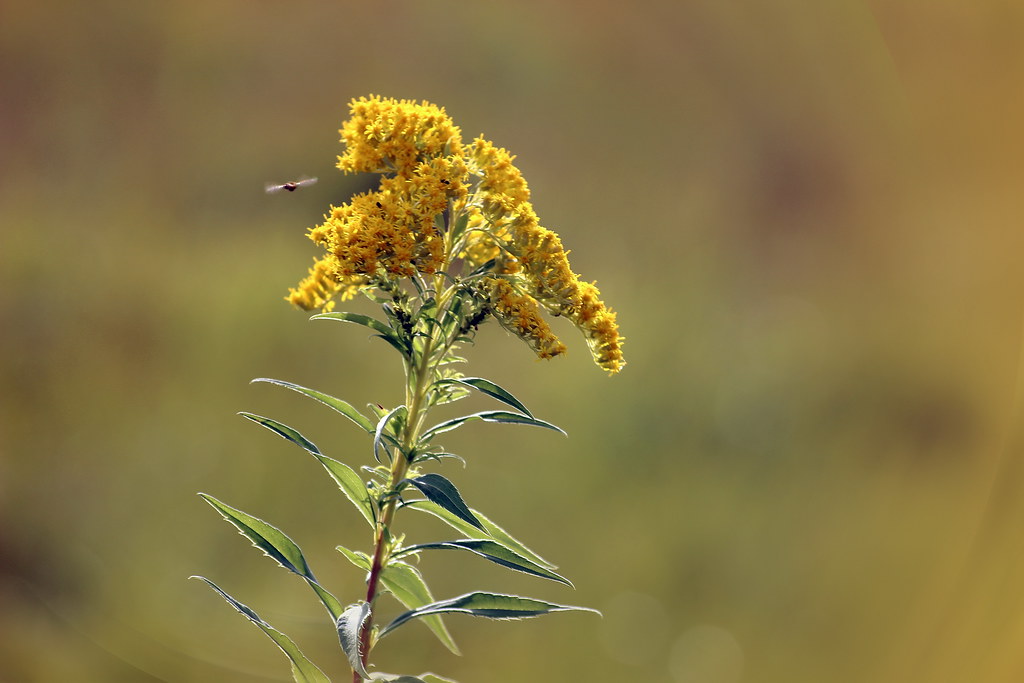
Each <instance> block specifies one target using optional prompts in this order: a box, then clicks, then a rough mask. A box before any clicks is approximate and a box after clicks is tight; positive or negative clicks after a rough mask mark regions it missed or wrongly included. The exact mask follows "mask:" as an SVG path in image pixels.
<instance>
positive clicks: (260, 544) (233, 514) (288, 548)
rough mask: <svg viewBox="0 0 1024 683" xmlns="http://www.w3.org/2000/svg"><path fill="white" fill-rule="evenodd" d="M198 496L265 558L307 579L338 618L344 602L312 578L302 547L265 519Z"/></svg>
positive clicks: (207, 496) (203, 494) (332, 613)
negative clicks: (339, 600) (260, 551)
mask: <svg viewBox="0 0 1024 683" xmlns="http://www.w3.org/2000/svg"><path fill="white" fill-rule="evenodd" d="M199 495H200V496H201V497H202V499H203V500H205V501H206V502H207V503H209V504H210V505H211V506H212V507H213V509H215V510H216V511H217V512H219V513H220V514H221V516H222V517H224V519H226V520H227V521H229V522H231V524H232V525H233V526H234V527H235V528H236V529H238V531H239V533H241V534H242V535H243V536H245V537H246V538H248V539H249V540H250V541H251V542H252V544H253V545H254V546H256V547H257V548H259V549H260V550H262V551H263V553H264V554H265V555H267V556H268V557H270V558H271V559H273V560H274V561H275V562H277V563H278V564H279V565H281V566H282V567H284V568H285V569H287V570H288V571H290V572H292V573H294V574H298V575H299V576H301V577H302V578H304V579H305V580H306V583H308V584H309V587H310V588H312V589H313V591H314V592H315V593H316V594H317V597H319V598H320V601H321V602H322V603H323V604H324V607H326V608H327V612H328V613H329V614H330V615H331V618H332V619H337V618H338V615H340V614H341V603H340V602H338V600H337V599H336V598H335V597H334V596H333V595H331V594H330V593H329V592H328V591H327V590H325V589H324V588H323V587H321V586H320V584H319V583H317V580H316V577H314V576H313V572H312V571H311V570H310V568H309V565H308V564H306V558H305V557H303V555H302V551H301V550H300V549H299V546H298V545H296V544H295V542H294V541H292V539H290V538H288V537H287V536H286V535H285V534H284V533H283V532H282V531H281V530H280V529H278V528H277V527H274V526H271V525H270V524H267V523H266V522H264V521H263V520H262V519H258V518H256V517H253V516H252V515H250V514H247V513H245V512H242V511H241V510H238V509H236V508H233V507H231V506H230V505H227V504H225V503H222V502H220V501H219V500H217V499H216V498H214V497H213V496H210V495H207V494H205V493H200V494H199Z"/></svg>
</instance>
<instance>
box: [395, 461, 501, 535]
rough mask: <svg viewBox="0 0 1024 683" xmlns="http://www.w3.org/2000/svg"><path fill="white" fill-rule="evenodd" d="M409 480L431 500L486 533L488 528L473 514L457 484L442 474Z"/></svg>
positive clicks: (426, 475) (425, 475)
mask: <svg viewBox="0 0 1024 683" xmlns="http://www.w3.org/2000/svg"><path fill="white" fill-rule="evenodd" d="M407 481H408V482H409V483H411V484H412V485H413V486H415V487H416V488H418V489H419V490H420V491H421V492H422V493H423V495H425V496H426V497H427V498H428V499H429V500H431V501H433V502H434V503H437V504H438V505H440V506H441V507H442V508H444V509H445V510H447V511H448V512H450V513H452V514H453V515H455V516H456V517H458V518H459V519H461V520H463V521H464V522H468V523H469V524H472V525H473V526H475V527H476V528H477V529H480V530H481V531H484V532H485V533H486V529H484V527H483V525H482V524H480V520H478V519H477V518H476V517H474V516H473V513H472V512H470V510H469V507H468V506H467V505H466V503H465V502H464V501H463V500H462V496H461V495H460V494H459V490H458V489H457V488H455V484H453V483H451V482H450V481H448V480H447V479H445V478H444V477H442V476H441V475H440V474H424V475H422V476H419V477H416V478H415V479H408V480H407Z"/></svg>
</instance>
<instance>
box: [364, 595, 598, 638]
mask: <svg viewBox="0 0 1024 683" xmlns="http://www.w3.org/2000/svg"><path fill="white" fill-rule="evenodd" d="M569 610H579V611H584V612H595V613H597V614H600V612H597V610H594V609H590V608H589V607H576V606H574V605H558V604H555V603H552V602H545V601H543V600H535V599H533V598H523V597H520V596H518V595H502V594H500V593H483V592H475V593H467V594H465V595H460V596H459V597H457V598H452V599H450V600H442V601H440V602H435V603H432V604H430V605H426V606H424V607H420V608H419V609H414V610H409V611H408V612H404V613H402V614H400V615H398V616H397V617H395V619H394V620H393V621H392V622H391V623H390V624H388V625H387V626H386V627H384V629H383V630H382V631H381V632H380V636H379V637H381V638H383V637H384V636H385V635H387V634H388V633H390V632H391V631H394V630H395V629H396V628H398V627H399V626H401V625H402V624H404V623H406V622H407V621H409V620H410V619H415V618H417V617H422V616H424V615H427V614H446V613H459V614H470V615H472V616H476V617H487V618H488V619H523V618H525V617H538V616H540V615H542V614H550V613H552V612H565V611H569Z"/></svg>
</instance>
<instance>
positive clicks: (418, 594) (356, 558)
mask: <svg viewBox="0 0 1024 683" xmlns="http://www.w3.org/2000/svg"><path fill="white" fill-rule="evenodd" d="M338 552H340V553H341V554H342V555H344V556H345V557H346V558H348V561H349V562H351V563H352V564H354V565H355V566H356V567H357V568H359V569H362V570H363V571H365V572H369V571H370V557H369V556H368V555H367V554H366V553H363V552H357V551H352V550H349V549H348V548H346V547H344V546H340V545H339V546H338ZM380 581H381V583H382V584H384V588H386V589H387V590H388V591H390V592H391V594H392V595H393V596H395V599H396V600H398V601H399V602H400V603H402V604H403V605H405V606H406V607H407V608H408V609H416V608H417V607H423V606H424V605H429V604H430V603H432V602H433V601H434V596H432V595H431V594H430V589H429V588H428V587H427V583H426V581H424V580H423V576H421V575H420V573H419V571H418V570H417V569H416V568H415V567H413V566H412V565H409V564H406V563H405V562H399V561H393V562H391V563H390V564H388V566H387V567H385V568H384V571H382V572H381V575H380ZM423 623H424V625H426V627H427V628H429V629H430V630H431V631H433V632H434V635H435V636H437V639H438V640H440V641H441V643H443V644H444V646H445V647H446V648H448V649H449V650H451V652H452V654H456V655H460V654H462V652H461V651H460V650H459V646H458V645H456V644H455V640H454V639H453V638H452V636H451V634H450V633H448V629H447V628H446V627H445V625H444V622H443V621H442V620H441V617H440V616H439V615H436V614H432V615H428V616H426V617H423Z"/></svg>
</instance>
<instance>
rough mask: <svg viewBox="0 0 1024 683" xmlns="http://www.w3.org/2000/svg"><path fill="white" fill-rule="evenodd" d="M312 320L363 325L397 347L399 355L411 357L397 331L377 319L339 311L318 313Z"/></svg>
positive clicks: (407, 347)
mask: <svg viewBox="0 0 1024 683" xmlns="http://www.w3.org/2000/svg"><path fill="white" fill-rule="evenodd" d="M310 320H340V321H342V322H347V323H355V324H357V325H363V326H365V327H369V328H370V329H371V330H374V331H375V332H378V333H379V334H377V335H375V336H379V337H380V338H381V339H383V340H384V341H386V342H387V343H389V344H391V346H393V347H395V349H397V350H398V352H399V353H401V354H402V355H403V356H408V355H409V346H408V344H407V343H406V342H405V340H403V339H402V338H401V337H400V336H399V335H398V333H397V332H395V330H393V329H392V328H391V327H390V326H389V325H388V324H387V323H384V322H381V321H380V320H377V319H376V318H371V317H370V316H368V315H361V314H359V313H348V312H346V311H339V312H337V313H318V314H317V315H314V316H311V317H310Z"/></svg>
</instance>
